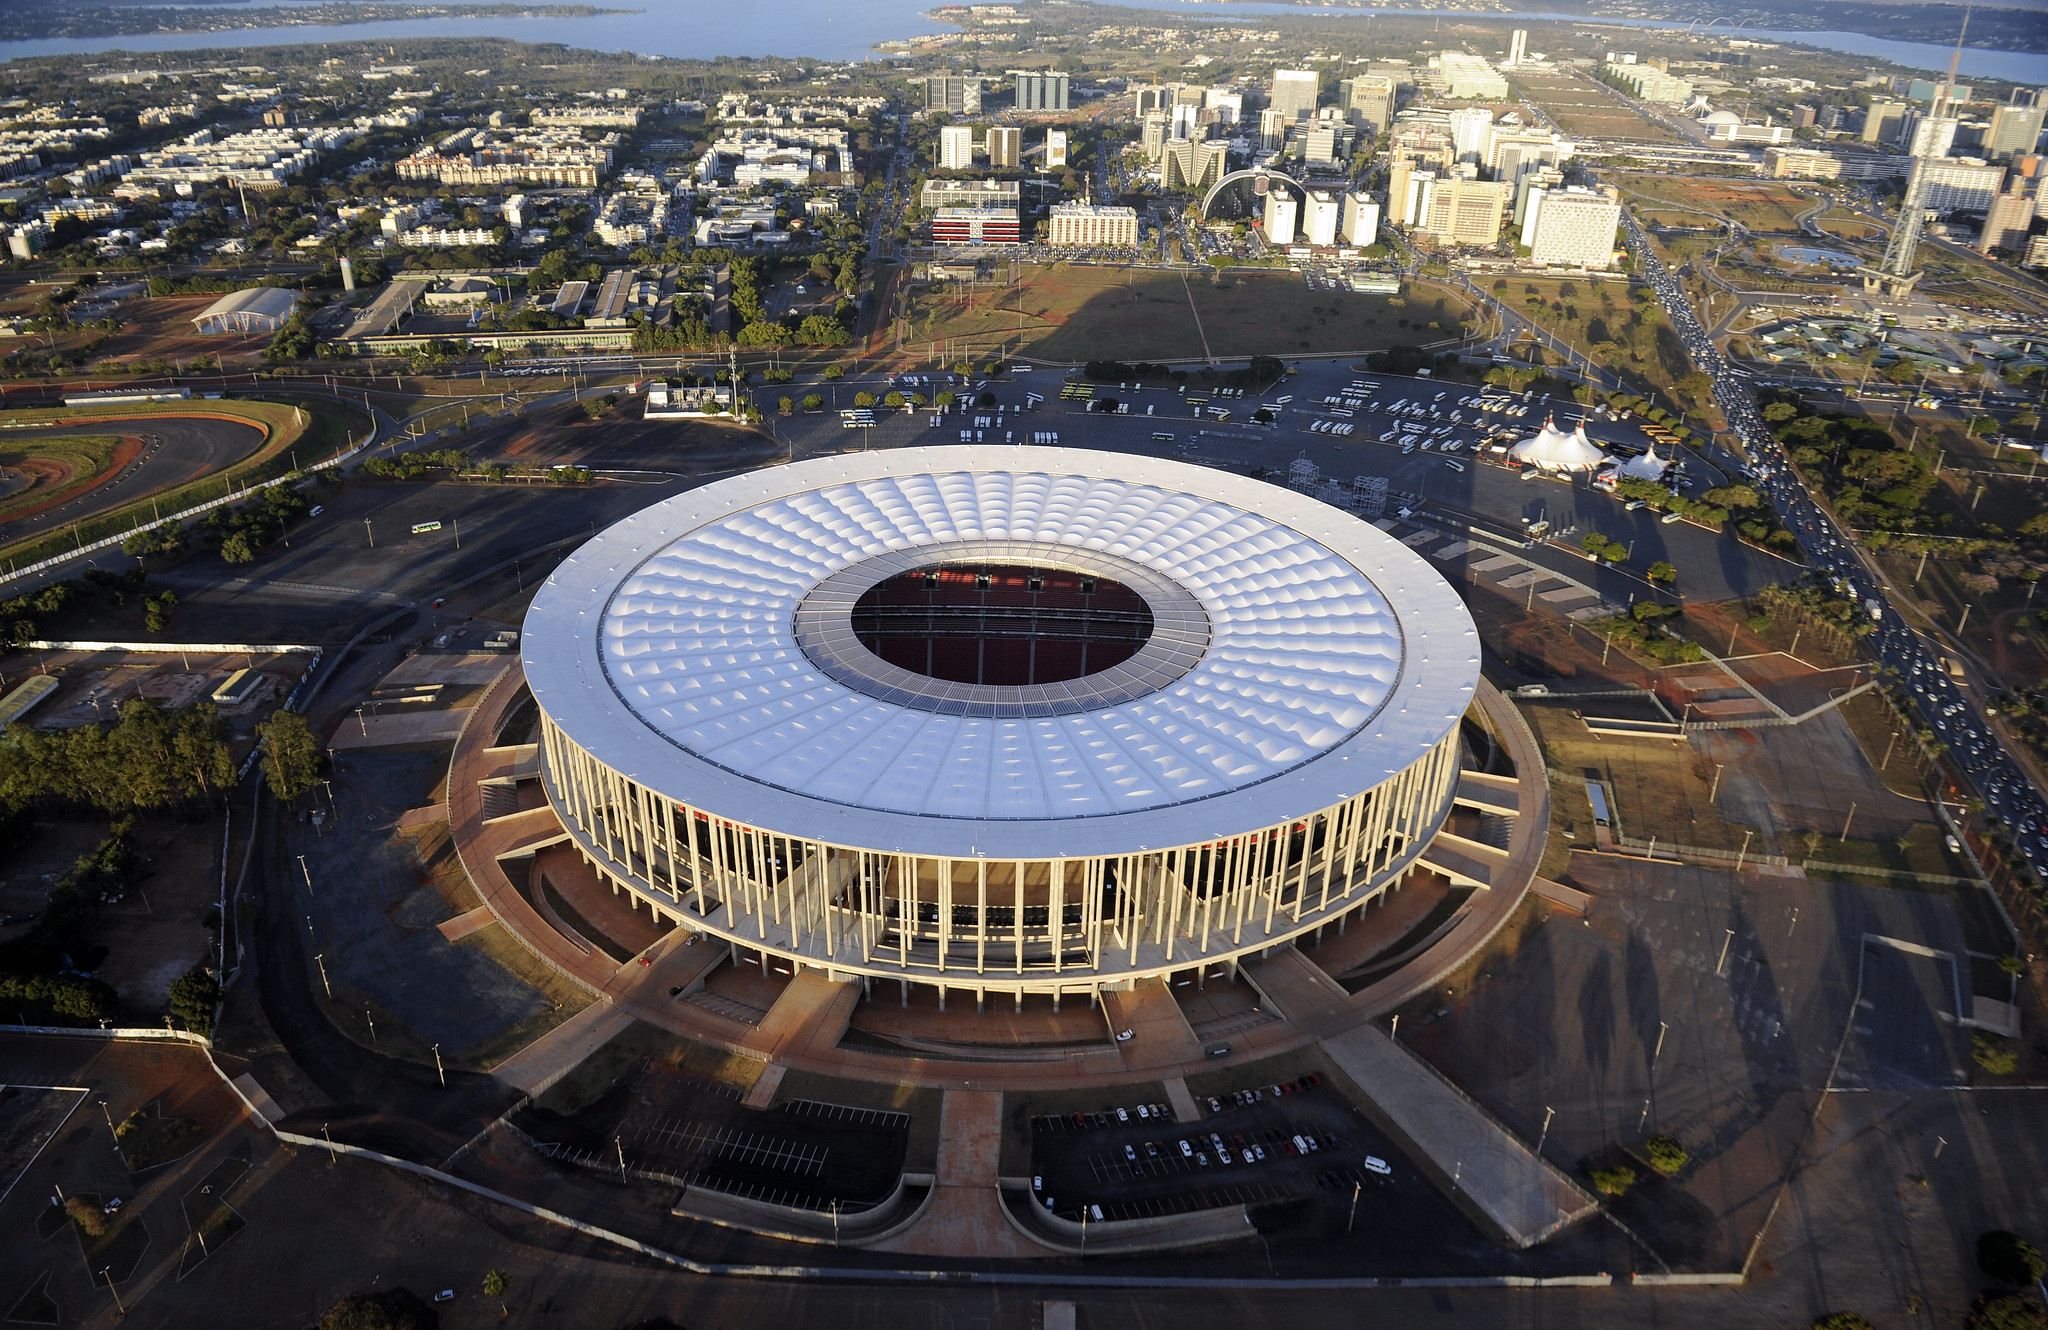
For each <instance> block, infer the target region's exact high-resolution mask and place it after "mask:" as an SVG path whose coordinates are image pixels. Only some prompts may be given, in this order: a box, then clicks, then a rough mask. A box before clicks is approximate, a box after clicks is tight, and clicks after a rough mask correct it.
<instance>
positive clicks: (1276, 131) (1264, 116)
mask: <svg viewBox="0 0 2048 1330" xmlns="http://www.w3.org/2000/svg"><path fill="white" fill-rule="evenodd" d="M1287 125H1288V120H1287V113H1286V112H1285V111H1280V110H1276V109H1275V108H1273V107H1271V106H1269V107H1267V108H1266V109H1265V110H1263V111H1261V112H1259V151H1260V152H1278V151H1280V149H1282V148H1284V147H1286V146H1287Z"/></svg>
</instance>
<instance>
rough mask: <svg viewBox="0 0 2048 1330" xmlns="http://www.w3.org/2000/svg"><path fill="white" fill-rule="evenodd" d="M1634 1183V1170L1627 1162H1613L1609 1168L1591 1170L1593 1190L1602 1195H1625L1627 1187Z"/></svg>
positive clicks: (1617, 1196)
mask: <svg viewBox="0 0 2048 1330" xmlns="http://www.w3.org/2000/svg"><path fill="white" fill-rule="evenodd" d="M1635 1185H1636V1171H1635V1170H1634V1169H1632V1168H1630V1167H1629V1166H1628V1165H1627V1164H1615V1165H1613V1166H1612V1167H1610V1168H1596V1169H1594V1170H1593V1190H1594V1191H1597V1192H1599V1193H1600V1194H1601V1195H1602V1196H1613V1197H1616V1198H1619V1197H1622V1196H1626V1195H1627V1194H1628V1189H1629V1188H1630V1187H1633V1186H1635Z"/></svg>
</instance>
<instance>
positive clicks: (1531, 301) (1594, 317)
mask: <svg viewBox="0 0 2048 1330" xmlns="http://www.w3.org/2000/svg"><path fill="white" fill-rule="evenodd" d="M1503 281H1505V282H1506V287H1505V289H1503V288H1502V285H1501V283H1502V282H1503ZM1492 290H1493V294H1494V295H1495V297H1497V298H1498V299H1500V300H1501V301H1503V302H1505V303H1506V304H1507V305H1508V306H1509V308H1511V309H1513V310H1514V311H1515V312H1516V313H1518V314H1521V315H1523V316H1525V317H1527V318H1528V319H1529V320H1530V321H1531V322H1533V323H1537V324H1540V325H1541V326H1543V327H1544V328H1546V329H1548V330H1549V331H1550V332H1552V333H1553V334H1555V335H1556V336H1557V338H1558V340H1560V341H1562V342H1565V343H1567V344H1569V345H1570V346H1571V347H1572V349H1574V350H1576V351H1580V352H1582V353H1584V354H1585V355H1587V356H1590V357H1591V358H1592V359H1593V360H1594V361H1596V362H1598V363H1599V364H1602V365H1606V366H1608V367H1609V368H1612V369H1615V370H1619V371H1620V372H1621V373H1623V374H1625V375H1627V376H1629V378H1631V379H1632V380H1633V381H1634V382H1635V390H1636V391H1638V392H1640V391H1643V390H1644V389H1645V388H1652V389H1655V390H1657V391H1658V392H1660V393H1662V394H1664V395H1665V397H1666V398H1667V399H1670V402H1669V404H1672V405H1676V404H1677V403H1676V401H1675V399H1672V397H1671V393H1672V384H1674V383H1675V382H1676V381H1677V380H1678V379H1680V378H1681V377H1683V376H1684V375H1685V374H1687V373H1688V372H1690V371H1691V369H1692V362H1691V360H1690V359H1688V358H1687V356H1686V354H1685V344H1684V343H1683V342H1682V341H1680V339H1679V337H1678V333H1677V331H1676V330H1675V329H1673V328H1672V327H1671V323H1670V321H1669V320H1668V319H1667V318H1666V317H1665V315H1664V311H1663V310H1662V309H1661V308H1659V307H1658V306H1656V305H1654V304H1651V303H1649V302H1641V303H1632V295H1631V291H1630V289H1629V287H1628V286H1627V285H1626V284H1624V283H1622V282H1586V281H1573V280H1571V279H1568V278H1567V279H1551V278H1522V277H1515V278H1503V279H1497V280H1495V281H1494V283H1493V284H1492Z"/></svg>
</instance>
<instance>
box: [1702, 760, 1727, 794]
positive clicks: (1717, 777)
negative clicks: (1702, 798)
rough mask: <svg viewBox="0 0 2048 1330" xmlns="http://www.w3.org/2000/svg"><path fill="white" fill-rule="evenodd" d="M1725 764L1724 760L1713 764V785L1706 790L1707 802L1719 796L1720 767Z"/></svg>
mask: <svg viewBox="0 0 2048 1330" xmlns="http://www.w3.org/2000/svg"><path fill="white" fill-rule="evenodd" d="M1727 765H1728V764H1727V763H1725V762H1716V763H1715V764H1714V785H1713V788H1712V789H1710V790H1708V791H1707V802H1708V803H1713V802H1714V801H1715V800H1717V799H1719V798H1720V797H1721V768H1723V767H1725V766H1727Z"/></svg>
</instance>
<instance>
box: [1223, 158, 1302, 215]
mask: <svg viewBox="0 0 2048 1330" xmlns="http://www.w3.org/2000/svg"><path fill="white" fill-rule="evenodd" d="M1273 189H1283V190H1286V191H1287V192H1288V193H1290V194H1292V195H1294V201H1295V202H1296V203H1297V204H1301V203H1306V202H1307V201H1308V186H1307V185H1304V184H1303V183H1302V182H1301V181H1299V180H1296V179H1295V178H1294V177H1293V176H1290V175H1286V174H1283V173H1282V172H1279V171H1274V170H1270V169H1268V168H1266V167H1262V166H1259V167H1247V168H1245V169H1244V170H1241V171H1232V172H1231V173H1230V174H1228V175H1226V176H1224V177H1223V178H1222V179H1221V180H1218V181H1217V182H1216V183H1215V184H1213V185H1211V186H1210V187H1209V192H1208V193H1207V194H1204V195H1203V196H1202V220H1203V221H1205V222H1209V221H1217V220H1234V219H1238V218H1250V217H1253V216H1255V215H1256V214H1255V213H1254V211H1253V204H1252V201H1253V200H1254V199H1256V200H1258V205H1257V206H1259V207H1264V201H1265V196H1266V195H1267V194H1268V193H1269V192H1271V191H1272V190H1273Z"/></svg>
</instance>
